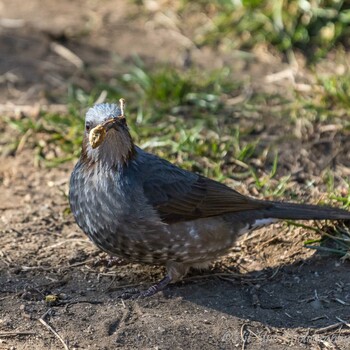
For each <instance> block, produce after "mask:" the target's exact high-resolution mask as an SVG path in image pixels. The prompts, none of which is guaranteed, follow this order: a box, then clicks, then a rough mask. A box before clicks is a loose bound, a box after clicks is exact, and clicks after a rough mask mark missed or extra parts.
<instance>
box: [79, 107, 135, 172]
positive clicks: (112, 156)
mask: <svg viewBox="0 0 350 350" xmlns="http://www.w3.org/2000/svg"><path fill="white" fill-rule="evenodd" d="M134 153H135V146H134V143H133V140H132V138H131V135H130V133H129V129H128V126H127V123H126V119H125V116H124V100H121V104H120V106H117V105H115V104H109V103H101V104H96V105H95V106H93V107H91V108H90V109H89V110H88V111H87V113H86V116H85V132H84V140H83V149H82V156H81V157H82V160H83V161H84V162H87V163H90V164H93V163H96V162H100V163H102V164H104V165H106V166H110V167H113V166H116V165H124V164H127V163H128V161H129V160H130V159H131V158H132V157H133V156H134Z"/></svg>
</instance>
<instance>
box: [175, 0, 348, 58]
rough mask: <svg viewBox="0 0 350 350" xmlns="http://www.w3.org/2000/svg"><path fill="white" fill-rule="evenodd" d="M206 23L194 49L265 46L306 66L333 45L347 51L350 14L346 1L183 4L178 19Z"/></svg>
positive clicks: (250, 0)
mask: <svg viewBox="0 0 350 350" xmlns="http://www.w3.org/2000/svg"><path fill="white" fill-rule="evenodd" d="M188 12H190V13H191V12H193V13H195V12H203V13H205V14H206V16H208V17H209V18H210V21H206V23H205V24H203V26H202V30H199V29H197V33H198V34H197V44H198V45H208V44H209V45H214V46H217V45H225V46H228V47H230V48H231V49H241V50H242V49H243V50H247V49H248V50H249V49H252V48H253V47H254V46H256V45H258V44H259V45H261V44H267V45H270V46H273V47H275V48H276V49H278V50H279V51H280V52H283V53H288V52H291V51H292V50H295V49H298V50H300V51H301V52H303V53H304V54H305V55H306V56H307V57H308V59H309V60H310V61H315V60H317V59H319V58H320V57H323V56H325V55H326V54H327V52H329V50H330V49H332V48H333V47H335V46H336V45H339V44H343V45H345V46H348V45H349V34H350V26H349V24H350V9H349V6H348V5H347V3H346V1H341V0H339V1H332V0H320V1H299V0H288V1H283V0H277V1H268V0H242V1H231V0H214V1H208V0H202V1H199V2H195V3H194V2H190V1H185V0H184V1H183V2H182V8H181V11H180V13H182V14H183V15H184V14H187V13H188Z"/></svg>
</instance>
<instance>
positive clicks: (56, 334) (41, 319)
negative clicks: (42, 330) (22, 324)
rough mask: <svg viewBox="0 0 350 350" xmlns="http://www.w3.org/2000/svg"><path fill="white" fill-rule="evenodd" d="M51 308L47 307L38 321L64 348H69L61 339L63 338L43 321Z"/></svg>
mask: <svg viewBox="0 0 350 350" xmlns="http://www.w3.org/2000/svg"><path fill="white" fill-rule="evenodd" d="M51 310H52V309H48V310H47V311H46V312H45V313H44V314H43V315H42V316H41V317H40V318H39V319H38V321H39V322H40V323H41V324H42V325H44V326H45V327H46V328H47V329H48V330H49V331H50V332H51V333H53V334H54V335H55V336H56V338H57V339H59V341H60V342H61V343H62V345H63V347H64V349H65V350H69V347H68V345H67V343H66V342H65V341H64V340H63V338H62V337H61V336H60V335H59V334H58V333H57V332H56V331H55V330H54V329H53V328H52V327H51V326H50V325H49V324H48V323H47V322H46V321H45V317H46V316H47V315H48V314H49V313H50V312H51Z"/></svg>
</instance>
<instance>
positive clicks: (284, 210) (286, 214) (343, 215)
mask: <svg viewBox="0 0 350 350" xmlns="http://www.w3.org/2000/svg"><path fill="white" fill-rule="evenodd" d="M270 204H271V207H270V208H267V209H265V210H264V211H265V215H266V216H265V217H269V218H274V219H284V220H350V212H349V211H347V210H344V209H339V208H333V207H327V206H320V205H310V204H295V203H288V202H286V203H284V202H270Z"/></svg>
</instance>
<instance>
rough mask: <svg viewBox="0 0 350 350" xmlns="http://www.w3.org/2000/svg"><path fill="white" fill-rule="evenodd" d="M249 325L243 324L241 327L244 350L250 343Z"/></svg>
mask: <svg viewBox="0 0 350 350" xmlns="http://www.w3.org/2000/svg"><path fill="white" fill-rule="evenodd" d="M246 327H247V323H243V324H242V327H241V339H242V350H244V349H245V347H246V345H247V341H248V336H249V331H247V330H246Z"/></svg>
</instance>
